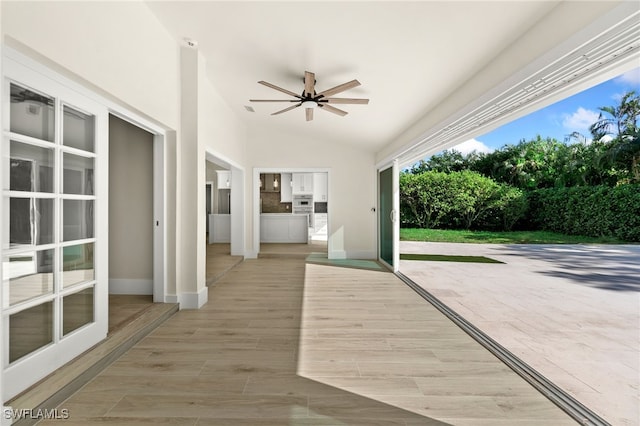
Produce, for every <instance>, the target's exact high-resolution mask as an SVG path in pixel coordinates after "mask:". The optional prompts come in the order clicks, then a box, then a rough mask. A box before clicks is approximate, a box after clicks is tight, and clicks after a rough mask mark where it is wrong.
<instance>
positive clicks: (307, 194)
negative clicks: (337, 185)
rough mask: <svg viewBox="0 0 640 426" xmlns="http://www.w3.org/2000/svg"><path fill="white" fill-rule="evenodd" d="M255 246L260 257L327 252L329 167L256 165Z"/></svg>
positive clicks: (323, 253)
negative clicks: (292, 167) (286, 167)
mask: <svg viewBox="0 0 640 426" xmlns="http://www.w3.org/2000/svg"><path fill="white" fill-rule="evenodd" d="M254 176H255V186H254V188H255V189H254V203H255V204H254V205H255V206H256V207H255V210H254V229H256V231H255V233H254V246H255V248H256V252H257V254H258V255H259V256H260V257H272V256H283V255H286V256H294V255H296V256H304V257H306V256H307V255H309V254H311V253H319V254H321V255H327V253H328V239H329V238H328V236H329V228H330V225H329V222H330V219H329V218H330V215H329V210H330V206H331V203H330V200H329V171H328V170H326V169H285V168H282V169H254Z"/></svg>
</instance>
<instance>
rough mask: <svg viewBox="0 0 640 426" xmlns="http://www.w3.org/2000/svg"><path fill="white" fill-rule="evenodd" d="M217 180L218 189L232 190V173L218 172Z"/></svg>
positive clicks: (226, 171)
mask: <svg viewBox="0 0 640 426" xmlns="http://www.w3.org/2000/svg"><path fill="white" fill-rule="evenodd" d="M216 178H217V184H216V186H217V187H218V189H231V171H229V170H216Z"/></svg>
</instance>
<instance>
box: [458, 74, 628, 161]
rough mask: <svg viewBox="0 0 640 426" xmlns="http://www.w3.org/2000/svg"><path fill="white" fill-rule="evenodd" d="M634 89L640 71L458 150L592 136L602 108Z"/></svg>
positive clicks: (577, 95) (515, 123) (625, 75)
mask: <svg viewBox="0 0 640 426" xmlns="http://www.w3.org/2000/svg"><path fill="white" fill-rule="evenodd" d="M630 90H635V91H636V93H640V68H636V69H634V70H631V71H629V72H627V73H625V74H623V75H621V76H618V77H616V78H613V79H611V80H609V81H606V82H604V83H601V84H599V85H597V86H594V87H592V88H590V89H587V90H585V91H584V92H581V93H578V94H576V95H573V96H571V97H569V98H567V99H565V100H562V101H560V102H558V103H555V104H553V105H550V106H548V107H546V108H543V109H541V110H538V111H536V112H534V113H531V114H529V115H527V116H525V117H522V118H520V119H518V120H515V121H512V122H511V123H508V124H505V125H504V126H502V127H499V128H498V129H496V130H494V131H492V132H490V133H487V134H484V135H482V136H478V137H477V138H475V139H472V140H470V141H466V142H464V143H462V144H460V145H458V146H457V147H455V149H457V150H458V151H461V152H462V153H467V152H470V151H472V150H473V149H476V150H478V151H482V152H490V151H493V150H495V149H497V148H500V147H502V146H503V145H505V144H517V143H518V142H519V141H520V140H521V139H526V140H530V139H533V138H535V137H536V136H537V135H540V136H542V137H552V138H555V139H557V140H558V141H561V142H562V141H564V139H565V136H567V135H569V134H571V133H572V132H574V131H577V132H580V133H582V134H583V135H585V136H589V126H590V125H591V124H592V123H593V122H594V121H596V120H597V119H598V113H599V109H598V108H599V107H602V106H614V105H617V104H618V102H619V100H620V98H621V96H622V95H623V94H625V93H627V92H629V91H630Z"/></svg>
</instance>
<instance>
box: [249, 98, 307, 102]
mask: <svg viewBox="0 0 640 426" xmlns="http://www.w3.org/2000/svg"><path fill="white" fill-rule="evenodd" d="M249 102H300V99H249Z"/></svg>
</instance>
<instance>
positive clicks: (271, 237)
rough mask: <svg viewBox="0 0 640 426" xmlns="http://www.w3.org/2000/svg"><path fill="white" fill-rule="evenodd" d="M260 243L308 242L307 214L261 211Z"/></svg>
mask: <svg viewBox="0 0 640 426" xmlns="http://www.w3.org/2000/svg"><path fill="white" fill-rule="evenodd" d="M260 242H261V243H308V242H309V215H306V214H293V213H262V214H261V215H260Z"/></svg>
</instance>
